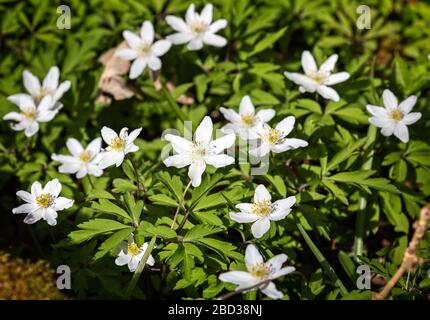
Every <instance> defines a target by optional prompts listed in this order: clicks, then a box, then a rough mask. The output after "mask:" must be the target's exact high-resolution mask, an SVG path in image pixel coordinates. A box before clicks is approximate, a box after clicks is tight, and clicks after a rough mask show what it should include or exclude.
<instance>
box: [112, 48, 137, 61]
mask: <svg viewBox="0 0 430 320" xmlns="http://www.w3.org/2000/svg"><path fill="white" fill-rule="evenodd" d="M137 56H138V54H137V51H136V50H133V49H119V50H116V51H115V57H118V58H121V59H125V60H134V59H136V58H137Z"/></svg>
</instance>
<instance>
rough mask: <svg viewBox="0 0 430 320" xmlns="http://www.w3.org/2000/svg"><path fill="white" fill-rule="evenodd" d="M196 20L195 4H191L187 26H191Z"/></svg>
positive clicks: (186, 17) (186, 18)
mask: <svg viewBox="0 0 430 320" xmlns="http://www.w3.org/2000/svg"><path fill="white" fill-rule="evenodd" d="M195 18H196V12H195V6H194V3H192V4H190V6H189V7H188V9H187V12H186V14H185V21H186V22H187V24H190V23H191V22H193V21H194V19H195Z"/></svg>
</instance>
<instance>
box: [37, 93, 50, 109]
mask: <svg viewBox="0 0 430 320" xmlns="http://www.w3.org/2000/svg"><path fill="white" fill-rule="evenodd" d="M53 106H54V100H53V98H52V97H51V96H50V95H47V96H44V97H43V98H42V100H41V101H40V102H39V105H38V106H37V111H38V112H39V113H41V112H46V111H49V110H51V108H52V107H53Z"/></svg>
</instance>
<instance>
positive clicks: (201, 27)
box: [190, 21, 208, 34]
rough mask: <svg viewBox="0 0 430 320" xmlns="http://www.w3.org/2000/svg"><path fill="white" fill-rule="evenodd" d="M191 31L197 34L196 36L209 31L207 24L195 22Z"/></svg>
mask: <svg viewBox="0 0 430 320" xmlns="http://www.w3.org/2000/svg"><path fill="white" fill-rule="evenodd" d="M190 28H191V31H192V32H194V33H196V34H200V33H203V32H205V31H206V30H207V28H208V26H207V24H206V23H204V22H203V21H194V22H193V23H192V24H191V26H190Z"/></svg>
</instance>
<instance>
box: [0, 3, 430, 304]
mask: <svg viewBox="0 0 430 320" xmlns="http://www.w3.org/2000/svg"><path fill="white" fill-rule="evenodd" d="M189 3H190V2H189V1H183V0H177V1H175V0H172V1H167V0H121V1H120V0H112V1H103V0H90V1H36V0H33V1H0V116H3V115H4V114H6V113H7V112H10V111H14V109H15V107H14V106H13V105H12V104H11V103H10V102H8V101H7V100H6V97H7V96H9V95H12V94H15V93H19V92H22V91H23V89H24V88H23V85H22V71H23V70H24V69H29V70H30V71H31V72H33V73H34V74H36V75H37V76H38V77H39V78H41V77H42V78H43V77H44V76H45V74H46V73H47V71H48V69H49V67H51V66H52V65H58V66H59V68H60V70H61V79H62V80H65V79H68V80H71V81H72V88H71V90H70V91H69V92H67V93H66V94H65V96H64V97H63V99H62V102H63V103H64V105H65V107H64V108H63V109H62V110H61V112H60V113H59V115H58V116H57V117H56V118H55V119H54V120H53V121H52V122H50V123H48V124H46V125H42V126H41V130H40V131H39V133H38V134H37V136H36V137H35V139H27V138H25V136H24V135H23V133H22V132H20V133H17V132H14V131H12V130H11V129H10V126H9V123H7V122H6V121H1V122H0V177H1V184H0V208H1V211H0V248H2V249H6V250H7V251H9V252H11V253H12V254H14V255H18V256H24V257H31V258H45V259H49V260H50V261H51V264H53V265H54V266H55V265H60V264H67V265H69V266H70V267H71V269H72V291H71V292H70V294H71V295H72V296H76V297H78V298H121V297H123V295H124V293H125V292H126V288H127V287H128V285H129V283H130V280H131V276H132V275H131V274H130V273H129V272H128V270H127V269H126V268H119V267H117V266H116V265H115V264H114V252H113V251H114V248H115V247H116V246H117V245H118V244H119V243H120V241H121V240H123V239H126V238H127V236H128V234H130V233H131V232H133V231H134V232H135V234H136V235H138V241H139V242H142V241H143V240H144V239H145V241H149V239H150V238H151V237H152V236H154V235H155V236H156V237H157V239H156V249H155V251H154V252H153V255H154V257H155V258H156V265H155V267H154V268H155V269H154V270H148V269H147V270H145V271H144V272H143V273H142V276H141V278H140V279H139V281H138V283H137V286H136V289H135V290H134V291H133V292H132V295H131V296H132V297H135V298H157V299H158V298H168V297H169V298H171V297H176V298H191V299H196V298H205V299H210V298H214V297H216V296H218V295H220V294H222V292H227V291H231V290H233V289H234V286H232V285H229V284H225V283H221V282H220V281H219V280H218V279H217V277H218V275H219V273H221V272H223V271H226V270H227V269H228V268H230V269H243V268H244V264H243V254H244V249H245V247H246V244H247V243H249V242H254V239H253V237H252V235H251V233H250V229H249V225H241V224H237V223H233V221H232V220H230V219H229V217H228V212H229V211H231V210H232V209H233V206H234V205H235V204H237V203H240V202H249V201H248V200H249V199H250V197H251V196H252V194H253V191H254V189H255V186H256V185H257V184H259V183H263V184H265V185H266V186H268V187H269V190H270V192H271V193H272V194H273V195H274V198H276V199H280V198H283V197H285V196H286V195H288V196H289V195H296V196H297V199H298V205H296V206H295V207H294V209H293V211H292V213H291V214H290V215H289V216H288V217H287V218H286V219H285V220H283V221H280V222H278V223H276V225H275V224H272V226H271V229H270V232H269V233H268V234H266V235H265V236H264V237H263V238H262V239H260V240H258V241H256V244H257V246H258V247H259V249H260V250H261V252H262V253H263V254H264V255H265V257H266V258H269V257H271V256H273V255H276V254H279V253H286V254H288V256H289V260H288V264H290V265H294V266H295V267H296V268H297V270H298V272H297V273H295V274H293V275H289V276H286V277H284V278H281V279H278V280H277V281H276V283H277V287H278V289H280V290H281V291H283V292H284V293H285V299H341V298H344V299H345V298H350V299H368V298H370V295H371V292H370V291H368V290H363V291H359V290H356V285H355V281H356V278H357V276H358V275H357V274H356V272H355V270H356V267H357V266H358V264H361V263H363V262H364V263H367V264H369V265H370V266H371V268H372V271H373V272H374V273H376V274H380V275H382V276H384V277H390V276H391V275H392V274H393V273H394V271H395V270H396V267H397V266H398V265H399V263H400V262H401V259H402V255H403V252H404V250H405V248H406V246H407V243H408V238H409V237H410V236H411V233H412V232H413V229H412V223H413V221H414V220H416V219H417V217H418V215H419V210H420V207H421V206H423V205H424V204H426V203H428V202H429V200H430V197H429V196H430V146H429V144H428V143H429V134H428V133H429V130H430V117H429V113H428V110H429V104H430V90H429V87H430V73H429V69H430V62H429V60H428V58H427V55H428V54H429V53H430V41H429V40H430V25H429V24H430V5H429V4H428V3H426V2H425V1H394V0H393V1H391V0H384V1H372V0H368V1H366V4H367V5H368V6H369V7H370V8H371V14H372V28H371V29H370V30H359V29H358V28H357V27H356V20H357V17H358V14H357V13H356V8H357V7H358V5H359V2H357V1H350V0H348V1H342V0H338V1H328V0H327V1H325V0H314V1H305V0H256V1H250V0H237V1H230V0H214V1H213V4H214V16H215V18H221V17H222V18H225V19H227V20H228V22H229V25H228V27H227V28H226V29H225V30H223V31H221V32H220V34H222V35H223V36H225V37H226V38H227V39H228V45H227V46H226V47H224V48H221V49H217V48H214V47H205V48H204V49H203V50H201V51H198V52H188V51H186V49H185V47H184V46H173V47H172V49H171V50H170V51H169V52H168V53H167V54H166V55H165V56H163V58H162V61H163V67H162V74H161V79H162V81H163V82H166V81H172V82H173V83H174V84H175V85H176V90H175V91H174V92H173V93H172V97H174V98H175V97H177V96H179V95H180V94H182V93H184V92H186V93H187V94H189V95H192V96H193V97H194V99H195V103H194V104H193V105H191V106H181V109H182V111H183V113H184V114H185V115H186V117H187V118H188V119H190V120H192V121H193V125H196V124H198V123H199V122H200V120H201V119H202V118H203V116H204V115H206V114H209V115H210V116H211V117H212V119H213V120H214V122H215V123H216V126H217V127H220V126H221V125H222V124H224V123H225V120H224V119H223V117H222V116H221V115H220V113H219V112H218V109H219V108H220V107H221V106H227V107H231V108H237V107H238V104H239V102H240V99H241V98H242V97H243V96H244V95H246V94H249V95H250V96H251V98H252V100H253V102H254V104H255V105H256V107H257V108H259V107H263V106H264V107H266V108H267V107H271V108H274V109H275V110H276V112H277V116H276V118H275V119H274V121H273V123H277V121H279V120H281V119H283V118H284V117H286V116H288V115H294V116H295V117H296V118H297V121H296V128H295V131H294V134H295V136H297V137H300V138H303V139H305V140H307V141H309V147H307V148H304V149H300V150H297V151H289V152H286V153H282V154H279V155H276V156H275V157H273V161H272V163H271V167H270V171H269V173H268V174H266V175H264V176H250V174H249V166H246V165H239V164H236V165H235V166H230V167H226V168H223V169H218V170H216V171H215V169H213V168H212V169H211V170H209V171H207V173H205V175H204V182H203V183H202V185H201V186H200V187H198V188H195V189H192V190H191V191H190V192H189V193H188V194H187V195H186V197H185V199H183V195H182V194H183V189H184V186H185V185H186V184H187V183H188V177H187V176H186V171H185V170H184V169H182V170H177V169H175V168H173V169H167V168H166V167H165V166H164V165H163V164H162V163H161V160H160V152H161V149H162V147H163V146H164V145H165V144H166V143H165V142H164V141H161V139H160V136H161V133H162V132H163V131H164V130H165V129H168V128H176V129H178V130H179V131H180V132H182V131H183V124H182V122H181V121H180V120H179V119H178V116H177V114H176V113H175V112H174V110H173V109H172V105H171V103H169V99H167V98H166V96H165V95H164V94H163V92H159V91H156V90H155V89H154V86H153V83H152V81H151V79H150V77H149V75H148V73H147V72H145V73H144V75H142V76H140V77H139V78H138V79H137V80H136V81H135V82H134V83H133V84H134V85H135V86H136V87H137V88H139V89H140V90H141V91H142V93H143V96H144V98H143V100H139V99H136V98H132V99H129V100H124V101H118V102H114V103H113V104H112V105H110V106H104V105H96V104H95V103H94V97H95V95H96V93H97V83H98V80H99V77H100V75H101V73H102V71H103V66H102V65H101V64H100V63H99V62H98V58H99V57H100V56H101V55H102V54H103V53H104V52H106V51H107V50H109V49H110V48H112V47H114V46H116V45H117V44H118V43H119V42H121V41H122V35H121V33H122V31H123V30H126V29H128V30H137V29H138V28H139V27H140V25H141V23H142V22H143V21H144V20H150V21H152V22H153V23H154V25H155V30H156V32H157V33H158V34H159V35H160V36H161V37H165V36H166V35H168V34H171V33H172V32H173V31H172V30H171V29H170V27H169V26H168V25H167V24H166V23H165V21H164V17H165V16H166V14H174V15H178V16H183V15H184V14H185V10H186V8H187V7H188V5H189ZM195 3H196V5H197V8H198V10H201V8H202V7H203V5H204V3H203V2H202V1H195ZM60 4H66V5H69V6H70V8H71V12H72V21H71V25H72V29H71V30H59V29H57V27H56V21H57V18H58V16H59V15H58V14H57V12H56V9H57V6H58V5H60ZM303 50H310V51H312V53H313V54H314V55H315V57H316V59H317V62H318V63H321V62H322V61H324V60H325V59H326V58H327V57H328V56H329V55H330V54H332V53H337V54H339V61H338V64H337V69H338V70H346V71H348V72H349V73H350V74H351V79H350V80H348V81H347V82H345V83H342V84H339V85H337V86H336V90H337V91H338V92H339V95H340V96H341V97H342V100H341V101H340V102H338V103H333V102H331V103H327V102H326V101H323V99H321V98H320V99H319V100H317V101H315V96H313V95H310V94H304V95H303V94H300V93H299V92H298V88H297V86H296V85H294V84H293V83H291V82H289V81H287V80H286V79H285V78H284V76H283V74H282V72H283V71H285V70H290V71H299V70H300V69H301V67H300V55H301V53H302V51H303ZM385 88H390V89H391V90H393V91H394V92H395V94H396V95H397V96H398V97H399V99H404V98H406V97H407V96H409V95H412V94H414V95H417V96H418V103H417V105H416V106H415V108H414V110H415V111H419V112H421V113H422V114H423V117H422V118H421V120H420V121H418V122H417V123H416V124H414V125H412V126H410V127H409V130H410V135H411V140H410V141H409V143H407V144H404V143H401V142H400V141H399V140H397V139H396V138H395V137H390V138H385V137H383V136H381V135H380V134H379V132H378V133H377V135H376V139H375V140H374V139H373V137H372V135H373V134H374V132H372V130H371V129H370V130H369V124H368V120H367V119H368V114H367V112H366V110H365V105H366V104H368V103H370V104H374V105H381V101H380V96H381V95H382V91H383V90H384V89H385ZM170 100H172V99H170ZM104 125H107V126H110V127H112V128H114V129H116V130H119V129H120V128H121V127H123V126H127V127H129V128H137V127H143V133H142V134H141V135H140V137H139V139H138V140H137V144H138V145H139V147H140V150H139V151H138V152H136V153H134V154H133V155H132V158H133V161H134V163H135V164H136V165H137V168H138V172H139V174H140V177H141V179H142V181H144V188H145V195H144V196H143V197H137V195H136V177H135V174H134V171H133V169H132V167H131V164H130V162H129V161H127V162H125V164H124V165H123V166H122V168H113V167H111V168H109V169H107V170H106V171H105V174H104V175H103V176H102V177H101V178H98V179H94V181H95V188H92V187H91V185H90V183H89V181H88V179H87V178H85V179H83V180H82V181H81V180H76V179H75V178H74V176H70V175H64V174H59V173H58V171H57V167H58V164H55V163H54V162H53V161H51V160H50V155H51V154H52V153H54V152H55V153H67V150H66V148H65V141H66V139H67V138H68V137H75V138H77V139H78V140H80V141H81V142H88V141H89V140H91V139H93V138H95V137H97V136H100V129H101V127H102V126H104ZM370 156H372V157H373V161H369V157H370ZM54 177H57V178H58V179H59V180H60V181H61V183H62V184H63V195H64V196H66V197H69V198H74V199H75V205H74V206H73V208H71V209H69V210H67V211H63V212H61V213H60V214H59V223H58V225H57V226H56V227H55V228H50V227H49V226H47V225H46V224H45V223H43V222H40V223H38V224H36V225H31V226H27V225H24V224H23V223H22V217H21V216H13V215H12V213H11V209H12V208H13V207H16V206H17V205H18V200H17V198H16V196H15V192H16V191H17V190H21V189H28V188H29V186H30V185H31V183H32V182H33V181H35V180H39V181H43V182H45V181H47V180H49V179H52V178H54ZM178 203H179V204H181V205H183V206H184V208H185V211H189V212H190V217H189V219H188V221H187V223H186V224H185V225H184V227H183V229H182V230H180V231H178V232H176V231H173V230H171V229H170V224H171V221H172V217H173V215H174V212H175V209H176V206H177V205H178ZM183 214H184V212H183V211H181V217H182V215H183ZM360 239H362V240H363V241H362V244H363V248H362V250H361V249H360V248H361V247H360V243H361V240H360ZM429 240H430V238H429V236H428V234H427V238H426V239H425V240H424V241H423V242H422V244H421V246H420V250H419V253H420V255H421V256H423V257H424V258H425V259H426V262H425V264H424V265H423V266H422V267H420V268H419V269H418V270H417V271H416V272H414V273H411V274H408V275H406V276H405V278H404V279H402V280H401V281H400V283H399V285H398V286H397V287H396V288H395V290H394V291H393V298H395V299H426V298H427V299H428V297H429V289H430V278H428V276H427V274H426V270H427V269H429V268H430V263H429V261H428V256H429V253H430V244H429ZM330 266H331V267H332V268H333V269H331V267H330ZM342 283H343V284H342ZM372 289H373V290H377V289H378V286H377V284H375V283H374V284H373V285H372ZM239 297H240V296H239ZM243 297H246V298H263V297H264V296H263V295H261V293H257V294H251V295H246V296H243Z"/></svg>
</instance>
